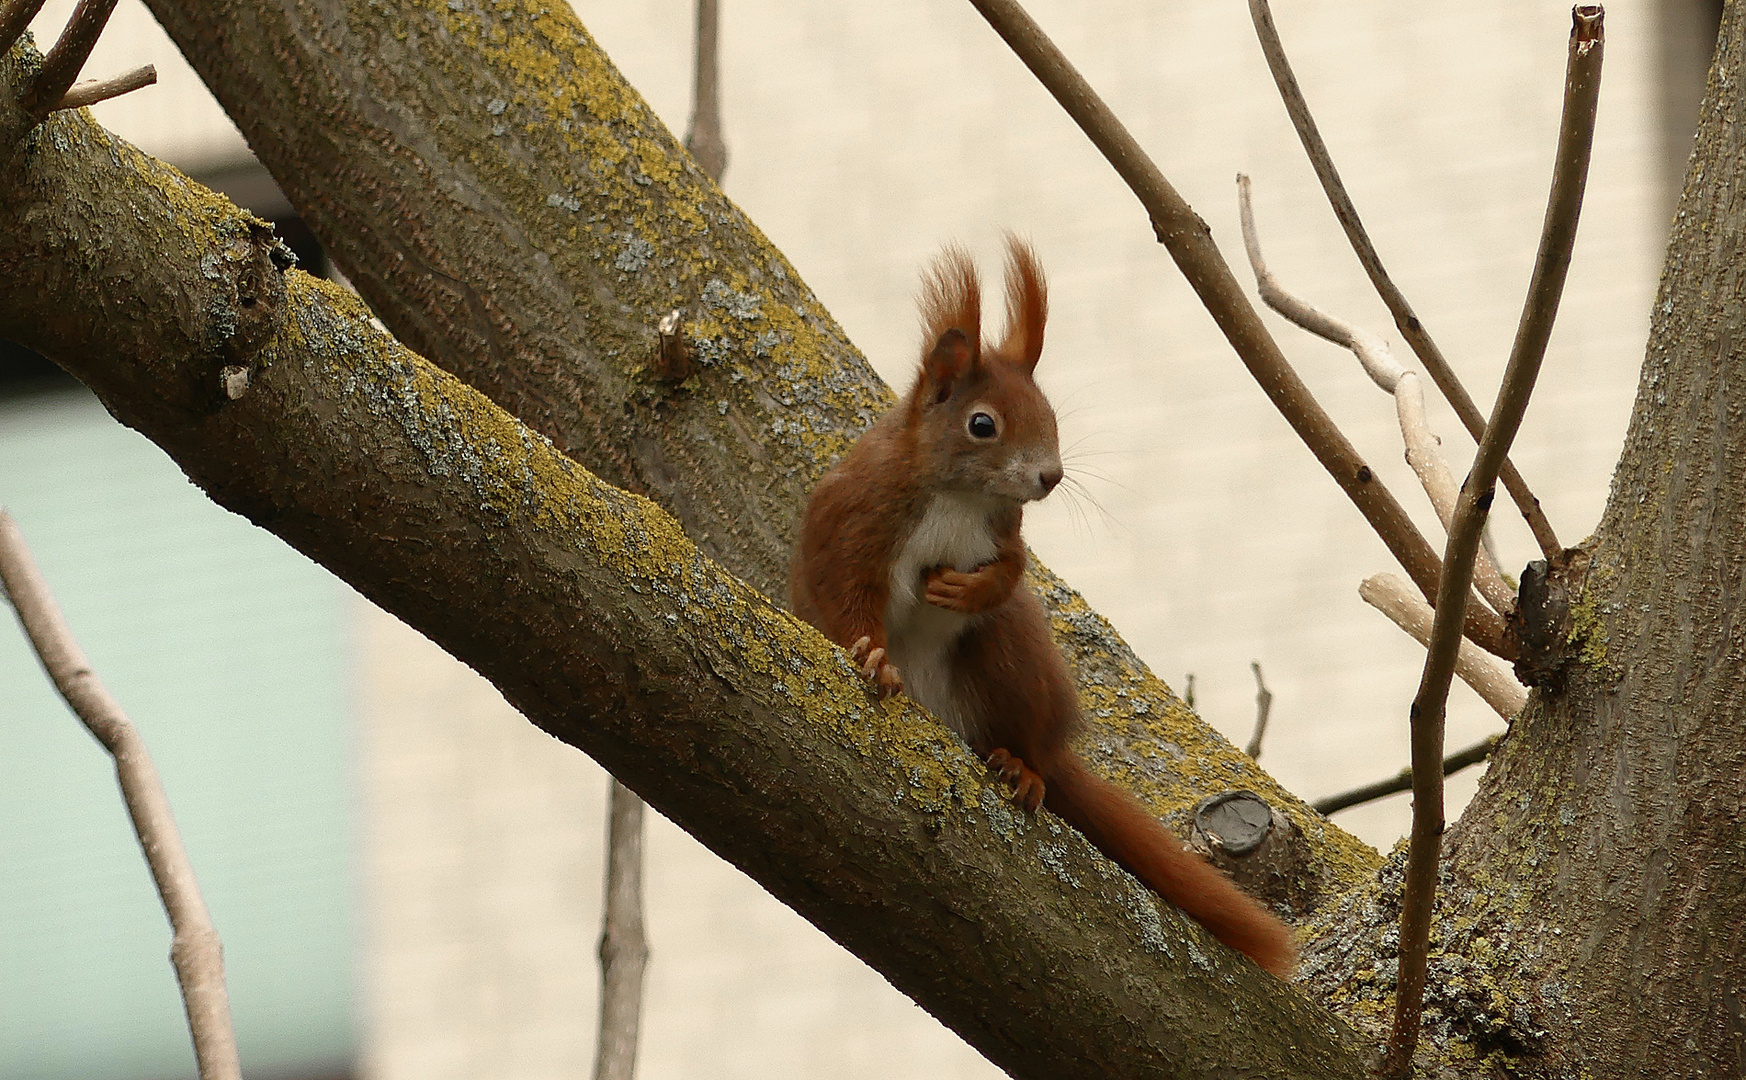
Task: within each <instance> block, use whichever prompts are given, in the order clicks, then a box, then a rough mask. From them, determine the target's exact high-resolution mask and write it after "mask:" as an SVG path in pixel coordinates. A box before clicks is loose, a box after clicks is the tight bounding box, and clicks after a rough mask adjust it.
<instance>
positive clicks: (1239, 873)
mask: <svg viewBox="0 0 1746 1080" xmlns="http://www.w3.org/2000/svg"><path fill="white" fill-rule="evenodd" d="M1302 840H1303V834H1302V833H1301V832H1299V831H1298V828H1297V826H1296V825H1294V824H1292V822H1291V819H1290V818H1288V817H1286V816H1285V815H1284V814H1280V813H1276V812H1274V810H1273V808H1272V807H1271V806H1269V805H1268V803H1267V800H1265V799H1263V798H1261V796H1259V795H1257V794H1255V793H1254V792H1253V791H1242V790H1236V791H1225V792H1221V793H1220V794H1217V795H1212V796H1209V797H1207V798H1205V799H1202V800H1201V801H1200V804H1199V805H1198V806H1196V807H1195V808H1194V826H1193V828H1192V829H1191V830H1190V831H1189V834H1188V842H1189V846H1190V847H1192V848H1194V849H1195V850H1196V851H1198V852H1200V853H1201V854H1202V855H1205V856H1206V857H1207V859H1208V861H1210V862H1211V863H1212V864H1213V865H1214V866H1217V867H1218V868H1219V869H1220V870H1223V871H1224V872H1225V873H1226V874H1227V875H1229V876H1230V878H1231V880H1233V881H1235V882H1236V883H1237V884H1238V885H1240V886H1242V888H1243V891H1245V892H1247V893H1249V894H1250V895H1251V896H1256V897H1259V898H1260V899H1262V900H1265V901H1266V902H1267V903H1269V904H1271V905H1273V906H1274V907H1276V908H1279V909H1281V910H1283V911H1285V912H1288V913H1289V914H1290V915H1291V916H1293V917H1294V918H1296V917H1302V916H1303V915H1304V914H1305V913H1307V912H1308V911H1310V910H1311V909H1312V908H1314V907H1315V905H1316V904H1317V903H1318V902H1319V900H1320V888H1319V886H1318V883H1317V882H1316V880H1315V874H1313V873H1312V872H1310V869H1309V867H1308V866H1307V865H1305V862H1304V857H1303V843H1302Z"/></svg>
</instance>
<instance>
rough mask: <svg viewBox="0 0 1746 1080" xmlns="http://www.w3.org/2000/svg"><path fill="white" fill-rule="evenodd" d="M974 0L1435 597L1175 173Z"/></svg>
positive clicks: (1408, 544) (1497, 647) (1482, 617)
mask: <svg viewBox="0 0 1746 1080" xmlns="http://www.w3.org/2000/svg"><path fill="white" fill-rule="evenodd" d="M971 3H972V4H974V5H975V7H976V10H977V11H979V12H981V13H982V17H983V18H985V19H987V20H988V23H989V25H990V26H992V27H994V29H995V32H996V33H998V34H1000V36H1001V37H1002V38H1003V39H1004V40H1005V41H1006V43H1007V44H1008V45H1009V46H1011V47H1012V50H1013V52H1014V53H1016V54H1018V57H1019V59H1020V60H1022V61H1024V64H1025V66H1026V67H1028V68H1030V70H1031V73H1032V74H1033V75H1035V76H1036V77H1037V81H1038V82H1040V83H1042V84H1043V86H1044V87H1045V88H1046V89H1047V90H1048V91H1049V93H1050V94H1051V95H1053V96H1054V98H1055V100H1056V101H1058V102H1060V104H1061V107H1062V108H1063V109H1065V110H1066V111H1067V115H1069V116H1071V117H1072V118H1073V121H1074V122H1075V123H1077V124H1078V125H1079V127H1080V129H1081V130H1082V131H1084V132H1085V135H1086V137H1087V138H1089V139H1090V140H1091V142H1092V144H1093V145H1095V146H1096V147H1097V148H1098V150H1099V151H1100V152H1101V153H1102V154H1103V156H1104V157H1105V158H1107V159H1108V160H1109V163H1110V165H1111V166H1113V167H1114V168H1115V170H1116V172H1117V173H1118V174H1119V175H1120V176H1121V178H1122V180H1123V181H1125V182H1126V183H1127V185H1128V187H1129V189H1130V190H1132V191H1133V193H1134V195H1135V196H1136V197H1137V198H1138V199H1139V200H1140V204H1141V205H1142V206H1144V207H1145V209H1146V213H1147V214H1148V215H1150V217H1151V220H1152V228H1153V231H1154V232H1155V233H1156V234H1157V236H1158V241H1159V242H1160V243H1162V244H1163V245H1164V246H1165V248H1166V249H1167V250H1168V251H1169V252H1170V257H1171V258H1172V259H1174V260H1175V261H1176V266H1177V268H1178V269H1180V270H1181V271H1182V275H1183V277H1185V278H1187V279H1188V283H1189V285H1190V286H1192V287H1193V289H1194V291H1195V293H1196V294H1197V295H1198V296H1199V297H1200V301H1201V303H1202V304H1204V305H1205V306H1206V309H1207V311H1208V312H1209V313H1211V315H1212V317H1213V321H1214V322H1216V323H1218V326H1219V329H1220V330H1221V331H1223V332H1224V335H1225V339H1226V340H1227V341H1229V342H1230V343H1231V347H1232V348H1233V349H1235V350H1236V352H1237V356H1238V358H1240V359H1241V360H1242V361H1243V364H1244V366H1245V367H1247V368H1248V369H1249V373H1250V374H1251V375H1253V376H1254V377H1255V381H1256V382H1258V383H1260V384H1261V389H1262V390H1263V391H1264V392H1265V393H1266V394H1267V397H1268V400H1270V401H1272V402H1273V405H1274V407H1275V408H1277V409H1278V410H1279V412H1280V415H1282V416H1284V417H1285V419H1286V421H1287V422H1288V423H1289V424H1291V427H1292V430H1293V431H1295V432H1297V435H1298V437H1299V438H1300V439H1302V440H1303V441H1304V444H1305V445H1306V446H1308V447H1309V449H1310V452H1311V453H1313V454H1315V456H1316V460H1317V461H1319V462H1321V464H1322V467H1323V468H1325V469H1326V470H1327V471H1328V473H1329V475H1331V476H1332V477H1333V478H1334V482H1335V483H1337V484H1339V485H1340V490H1342V491H1344V492H1345V493H1346V496H1347V497H1348V498H1349V499H1351V500H1352V503H1353V505H1355V506H1357V507H1358V510H1359V512H1360V513H1362V514H1363V515H1364V519H1365V520H1366V521H1368V522H1369V523H1370V527H1371V528H1372V529H1373V530H1375V532H1376V535H1377V536H1378V537H1379V538H1380V539H1381V540H1382V542H1383V544H1385V545H1386V546H1387V547H1388V550H1389V552H1390V553H1391V554H1393V555H1394V557H1395V559H1396V560H1397V561H1399V563H1400V565H1401V567H1402V568H1404V569H1405V570H1406V572H1407V576H1409V577H1411V578H1412V579H1413V584H1415V585H1417V586H1418V587H1419V588H1420V589H1421V590H1423V592H1424V594H1425V596H1426V598H1427V599H1431V598H1434V597H1435V596H1436V594H1437V579H1438V577H1439V576H1440V572H1441V567H1440V564H1439V563H1438V560H1437V555H1436V553H1435V552H1433V551H1432V550H1431V546H1430V544H1428V543H1426V542H1425V538H1424V536H1423V535H1422V534H1421V533H1420V532H1419V530H1418V528H1417V527H1416V526H1415V525H1413V523H1412V520H1411V519H1410V518H1408V517H1407V514H1406V511H1405V510H1404V509H1402V507H1401V505H1400V503H1399V502H1397V501H1396V500H1395V497H1394V496H1393V495H1392V494H1391V493H1390V492H1389V490H1388V488H1387V487H1385V486H1384V485H1383V483H1382V480H1381V479H1380V478H1379V477H1377V476H1376V474H1375V473H1374V472H1372V471H1371V468H1370V466H1369V465H1367V464H1365V462H1364V460H1363V459H1362V458H1361V457H1359V455H1358V451H1357V449H1356V448H1355V447H1353V446H1352V443H1351V442H1350V441H1349V440H1348V439H1347V438H1346V436H1345V435H1344V434H1343V433H1342V432H1341V431H1340V429H1339V428H1338V427H1337V426H1336V425H1335V424H1334V421H1333V419H1332V418H1331V417H1329V416H1328V414H1327V413H1326V412H1325V411H1323V409H1322V407H1321V405H1319V404H1317V402H1316V400H1315V397H1314V395H1312V394H1311V393H1310V390H1309V387H1307V386H1305V385H1304V383H1303V380H1302V379H1300V378H1298V376H1297V372H1295V371H1293V370H1292V368H1291V365H1290V363H1288V362H1287V361H1286V359H1285V355H1284V354H1283V353H1281V352H1280V351H1279V345H1278V343H1277V342H1275V341H1274V340H1273V336H1272V335H1271V334H1269V333H1268V332H1267V328H1266V327H1265V326H1264V325H1263V324H1262V322H1261V318H1260V316H1259V315H1257V314H1256V312H1255V309H1254V307H1253V306H1251V305H1250V303H1249V299H1248V297H1247V296H1245V295H1244V294H1243V289H1242V286H1240V285H1239V284H1238V283H1237V279H1236V277H1235V275H1233V274H1232V273H1231V268H1230V266H1229V265H1227V264H1226V262H1225V260H1224V256H1223V255H1221V254H1219V250H1218V246H1217V245H1216V244H1214V243H1213V241H1212V235H1211V232H1210V231H1209V230H1208V229H1207V227H1206V222H1204V221H1202V220H1201V218H1200V215H1198V214H1196V213H1195V212H1194V210H1193V208H1192V207H1190V206H1189V205H1188V203H1187V202H1186V201H1184V200H1183V198H1182V196H1181V195H1180V194H1178V193H1177V191H1176V189H1175V187H1173V186H1172V185H1171V183H1170V181H1169V180H1167V179H1165V177H1164V174H1163V173H1162V172H1160V171H1159V169H1158V166H1157V165H1155V164H1154V163H1153V162H1152V159H1151V158H1149V157H1147V156H1146V152H1145V151H1144V150H1142V149H1141V148H1140V144H1139V143H1138V142H1137V141H1135V139H1134V137H1133V136H1132V135H1131V134H1129V133H1128V130H1127V128H1126V127H1124V126H1123V125H1122V122H1121V121H1120V120H1119V119H1117V118H1116V116H1115V114H1114V113H1113V112H1111V111H1110V108H1109V106H1107V105H1105V104H1104V103H1103V100H1102V99H1101V98H1099V97H1098V96H1097V92H1096V91H1094V90H1093V89H1092V88H1091V86H1090V84H1089V83H1087V82H1086V81H1085V79H1084V77H1083V76H1081V75H1080V74H1079V72H1078V71H1077V70H1075V69H1074V67H1073V65H1072V63H1071V62H1069V61H1068V59H1067V57H1066V56H1065V55H1063V54H1062V52H1061V50H1060V49H1058V48H1056V47H1055V44H1054V42H1052V41H1050V40H1049V38H1048V35H1046V34H1044V33H1043V30H1042V28H1041V27H1040V26H1038V25H1037V23H1036V21H1035V20H1033V19H1032V18H1031V17H1030V15H1029V14H1028V13H1026V11H1025V10H1024V8H1023V7H1022V6H1021V5H1019V4H1018V3H1016V2H1015V0H971ZM1467 634H1468V636H1469V637H1471V638H1472V639H1473V640H1474V641H1475V642H1477V643H1478V644H1480V645H1482V646H1484V647H1485V648H1486V649H1489V650H1490V651H1492V652H1494V653H1497V654H1498V655H1500V656H1509V655H1512V654H1511V652H1510V648H1509V644H1508V642H1507V641H1506V639H1505V636H1504V633H1503V622H1502V620H1501V619H1499V618H1498V617H1497V615H1496V614H1494V613H1493V612H1491V611H1488V610H1486V609H1484V608H1480V607H1475V608H1472V609H1469V611H1468V624H1467Z"/></svg>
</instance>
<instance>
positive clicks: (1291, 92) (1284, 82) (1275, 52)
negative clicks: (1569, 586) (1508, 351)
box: [1249, 0, 1563, 559]
mask: <svg viewBox="0 0 1746 1080" xmlns="http://www.w3.org/2000/svg"><path fill="white" fill-rule="evenodd" d="M1249 15H1250V18H1251V19H1252V20H1253V21H1254V23H1255V34H1256V36H1257V37H1258V38H1260V41H1261V52H1262V53H1263V54H1264V55H1265V56H1266V57H1267V67H1268V68H1269V69H1270V70H1271V71H1272V72H1273V81H1274V83H1275V84H1277V85H1278V87H1279V96H1280V97H1281V98H1282V99H1283V100H1284V102H1285V111H1286V112H1287V113H1288V114H1289V115H1290V116H1291V124H1292V127H1294V128H1296V129H1297V136H1298V139H1299V140H1300V141H1301V142H1302V143H1303V148H1304V152H1305V153H1307V154H1308V155H1309V159H1310V165H1311V166H1313V167H1314V168H1315V170H1316V176H1317V177H1318V178H1319V179H1320V180H1321V182H1322V190H1323V191H1324V192H1326V193H1327V196H1328V202H1329V204H1330V205H1332V206H1333V208H1334V217H1336V218H1338V219H1339V222H1340V227H1341V228H1343V229H1345V230H1346V239H1347V240H1349V241H1350V242H1351V244H1352V250H1353V252H1355V253H1356V254H1357V256H1358V261H1359V263H1361V264H1362V265H1363V266H1364V272H1365V273H1366V274H1368V275H1370V283H1371V285H1373V286H1374V287H1375V289H1376V292H1377V295H1378V296H1380V297H1382V302H1383V303H1384V304H1385V305H1387V307H1388V311H1389V314H1390V315H1393V316H1394V324H1395V326H1397V327H1398V328H1399V329H1400V333H1401V336H1402V337H1403V338H1405V339H1406V342H1407V344H1408V345H1409V346H1411V347H1412V350H1413V352H1414V354H1416V355H1417V356H1418V358H1419V361H1420V362H1421V363H1423V364H1424V365H1425V370H1426V371H1428V372H1430V373H1431V379H1432V380H1433V381H1434V382H1435V383H1436V384H1437V387H1438V389H1440V390H1442V391H1443V396H1444V397H1446V398H1448V399H1449V404H1450V405H1452V406H1453V407H1454V409H1455V414H1456V415H1457V416H1458V417H1460V418H1461V423H1462V424H1463V425H1464V426H1465V427H1466V428H1467V432H1468V434H1470V435H1472V436H1473V439H1474V441H1475V442H1477V441H1478V440H1479V437H1480V435H1481V433H1483V432H1484V430H1485V417H1483V416H1481V415H1480V412H1479V406H1477V405H1475V404H1474V403H1473V398H1472V397H1470V396H1469V395H1468V393H1467V388H1466V387H1464V386H1462V385H1461V380H1460V379H1458V378H1456V376H1455V371H1454V369H1453V368H1451V367H1450V366H1449V361H1448V360H1446V359H1444V357H1443V352H1442V350H1441V349H1438V348H1437V343H1436V342H1434V341H1432V340H1431V335H1430V333H1429V332H1428V331H1427V330H1426V329H1425V327H1424V324H1423V323H1421V322H1419V317H1418V316H1417V315H1415V314H1413V309H1412V305H1411V304H1409V303H1407V299H1406V297H1405V296H1404V295H1403V294H1402V293H1401V291H1400V289H1398V288H1396V287H1395V284H1394V281H1393V279H1391V278H1390V277H1389V276H1388V271H1387V270H1385V269H1384V268H1383V266H1382V257H1381V256H1380V255H1378V254H1377V253H1376V247H1375V245H1373V244H1371V242H1370V235H1369V234H1368V233H1367V232H1365V231H1364V223H1363V221H1361V220H1359V217H1358V208H1357V207H1356V206H1354V205H1352V198H1351V196H1350V195H1348V194H1346V186H1345V185H1344V184H1343V183H1341V182H1340V173H1339V170H1337V169H1336V168H1335V167H1334V159H1333V158H1332V157H1331V156H1330V155H1329V154H1328V147H1327V144H1326V143H1324V142H1323V141H1322V134H1321V131H1320V130H1319V129H1317V127H1316V121H1315V118H1314V117H1313V116H1311V115H1310V110H1309V103H1308V102H1307V101H1305V100H1304V96H1303V91H1302V90H1301V89H1300V88H1299V87H1298V85H1297V76H1295V75H1293V74H1292V71H1291V62H1290V61H1289V60H1287V59H1286V56H1285V47H1284V46H1283V45H1282V44H1281V43H1280V41H1279V31H1278V29H1277V28H1275V27H1274V25H1273V12H1272V11H1271V10H1270V9H1269V8H1268V5H1267V0H1249ZM1503 482H1504V487H1505V488H1506V489H1507V490H1508V491H1509V493H1510V498H1512V499H1514V500H1515V503H1516V506H1517V508H1518V509H1520V510H1521V512H1522V517H1523V518H1524V519H1526V520H1527V522H1528V528H1529V529H1531V530H1532V531H1533V533H1534V539H1535V540H1536V541H1537V542H1538V543H1539V545H1540V550H1541V551H1542V552H1543V553H1544V554H1545V556H1546V558H1548V559H1551V558H1555V557H1556V556H1557V555H1558V553H1559V552H1561V551H1562V550H1563V548H1562V547H1561V546H1560V545H1559V543H1558V537H1557V534H1555V533H1554V532H1553V531H1552V524H1551V522H1549V521H1547V520H1546V514H1545V512H1544V511H1543V510H1541V509H1540V500H1539V499H1536V498H1535V497H1534V493H1533V492H1532V491H1529V490H1528V485H1527V482H1526V481H1524V480H1523V479H1522V476H1521V474H1520V473H1519V472H1517V471H1516V467H1515V466H1514V465H1513V464H1511V463H1510V461H1509V459H1508V458H1505V459H1504V463H1503Z"/></svg>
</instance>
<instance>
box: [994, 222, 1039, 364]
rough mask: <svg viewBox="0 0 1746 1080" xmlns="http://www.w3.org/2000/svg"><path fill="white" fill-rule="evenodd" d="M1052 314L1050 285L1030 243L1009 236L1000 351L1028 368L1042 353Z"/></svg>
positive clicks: (1007, 240) (1007, 239) (1007, 238)
mask: <svg viewBox="0 0 1746 1080" xmlns="http://www.w3.org/2000/svg"><path fill="white" fill-rule="evenodd" d="M1048 318H1049V286H1048V283H1047V282H1045V281H1044V280H1043V268H1042V266H1041V265H1039V264H1038V262H1037V253H1036V252H1035V251H1032V250H1031V245H1029V244H1027V243H1025V242H1024V241H1023V240H1020V239H1019V238H1018V237H1016V236H1013V235H1012V234H1011V233H1008V234H1007V237H1006V338H1005V340H1003V341H1002V342H1001V343H1000V351H1001V354H1002V355H1003V356H1005V357H1007V358H1008V359H1010V360H1012V361H1014V362H1016V363H1017V364H1018V365H1019V366H1020V367H1022V368H1024V370H1025V371H1027V372H1028V371H1033V370H1035V369H1036V366H1037V361H1038V360H1039V359H1041V358H1042V355H1043V324H1044V323H1045V322H1047V321H1048Z"/></svg>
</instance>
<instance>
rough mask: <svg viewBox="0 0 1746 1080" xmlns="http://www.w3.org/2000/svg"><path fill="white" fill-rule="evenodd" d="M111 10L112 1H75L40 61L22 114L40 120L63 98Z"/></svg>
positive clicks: (112, 7)
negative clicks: (74, 6) (56, 38)
mask: <svg viewBox="0 0 1746 1080" xmlns="http://www.w3.org/2000/svg"><path fill="white" fill-rule="evenodd" d="M114 10H115V0H79V6H78V7H76V8H74V9H73V17H72V18H70V19H68V20H67V26H66V29H64V30H62V31H61V36H60V38H59V39H58V40H57V41H56V42H55V45H54V48H52V49H50V50H49V51H48V54H47V55H46V56H44V57H43V58H42V70H41V71H39V72H37V75H36V81H35V82H33V83H31V85H30V91H29V93H28V94H27V95H26V97H25V99H24V102H23V105H24V111H25V112H27V113H29V114H30V115H31V116H33V117H35V118H36V119H38V120H41V119H42V118H43V117H45V116H47V115H48V114H49V113H50V112H51V111H52V110H53V109H54V107H55V103H56V102H58V101H60V100H61V99H62V98H63V97H66V96H67V90H68V89H69V88H70V87H71V86H72V85H73V80H74V79H76V78H78V77H79V70H80V69H81V68H83V67H84V66H85V61H86V60H88V59H90V56H91V49H92V48H93V47H94V46H95V45H96V44H97V38H98V37H99V36H101V35H102V33H103V27H104V26H105V25H107V24H108V22H109V14H110V12H112V11H114Z"/></svg>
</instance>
